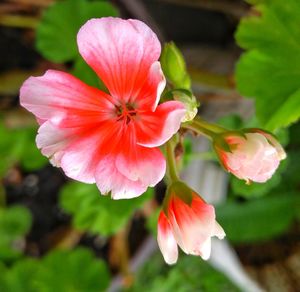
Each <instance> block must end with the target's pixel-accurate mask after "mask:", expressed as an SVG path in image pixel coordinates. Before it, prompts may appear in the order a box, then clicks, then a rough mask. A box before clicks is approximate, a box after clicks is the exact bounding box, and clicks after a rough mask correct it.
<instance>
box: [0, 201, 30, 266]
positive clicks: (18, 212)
mask: <svg viewBox="0 0 300 292" xmlns="http://www.w3.org/2000/svg"><path fill="white" fill-rule="evenodd" d="M31 221H32V219H31V213H30V212H29V211H28V209H26V208H25V207H21V206H13V207H10V208H6V209H4V208H0V234H1V236H0V259H2V260H5V261H8V260H12V259H15V258H17V257H19V256H20V255H21V254H22V248H23V244H22V242H23V240H24V236H25V235H26V233H27V232H28V231H29V229H30V227H31Z"/></svg>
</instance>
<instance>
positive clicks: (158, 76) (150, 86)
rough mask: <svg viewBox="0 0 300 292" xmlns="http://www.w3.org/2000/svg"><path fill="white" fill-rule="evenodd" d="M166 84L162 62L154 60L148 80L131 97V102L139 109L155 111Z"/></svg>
mask: <svg viewBox="0 0 300 292" xmlns="http://www.w3.org/2000/svg"><path fill="white" fill-rule="evenodd" d="M165 86H166V79H165V76H164V74H163V72H162V69H161V66H160V63H159V62H158V61H157V62H154V63H153V64H152V65H151V67H150V70H149V73H148V76H147V79H146V82H145V83H144V85H143V86H142V87H141V90H140V91H139V92H136V94H135V96H132V97H131V99H130V102H131V103H132V104H134V105H136V107H137V108H139V109H142V110H151V111H155V109H156V107H157V105H158V102H159V100H160V96H161V94H162V92H163V90H164V88H165Z"/></svg>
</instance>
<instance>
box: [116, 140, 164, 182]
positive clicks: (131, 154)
mask: <svg viewBox="0 0 300 292" xmlns="http://www.w3.org/2000/svg"><path fill="white" fill-rule="evenodd" d="M116 167H117V169H118V171H119V172H120V173H121V174H122V175H124V176H125V177H127V178H128V179H130V180H132V181H140V182H141V183H142V184H144V185H146V186H151V187H153V186H155V185H156V184H157V183H158V182H160V181H161V180H162V179H163V177H164V175H165V172H166V161H165V158H164V156H163V155H162V153H161V151H160V150H159V149H158V148H145V147H142V146H139V145H134V146H133V147H132V148H131V149H130V151H128V152H125V153H122V154H119V155H118V156H117V158H116Z"/></svg>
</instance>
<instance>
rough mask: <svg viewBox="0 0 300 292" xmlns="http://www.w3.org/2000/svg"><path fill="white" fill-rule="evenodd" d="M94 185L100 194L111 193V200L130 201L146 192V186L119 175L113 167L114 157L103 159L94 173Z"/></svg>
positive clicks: (108, 156)
mask: <svg viewBox="0 0 300 292" xmlns="http://www.w3.org/2000/svg"><path fill="white" fill-rule="evenodd" d="M95 176H96V184H97V186H98V188H99V190H100V192H101V193H102V194H107V193H109V192H111V196H112V198H113V199H115V200H118V199H130V198H134V197H137V196H139V195H141V194H142V193H144V192H145V191H146V190H147V187H148V186H146V185H144V184H142V183H141V182H140V181H139V180H136V181H133V180H130V179H128V178H127V177H126V176H124V175H123V174H122V173H120V172H119V171H118V169H117V167H116V165H115V157H114V156H112V155H107V156H105V157H103V158H102V159H101V161H100V163H99V165H98V168H97V170H96V173H95Z"/></svg>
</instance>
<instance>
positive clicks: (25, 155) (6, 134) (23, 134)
mask: <svg viewBox="0 0 300 292" xmlns="http://www.w3.org/2000/svg"><path fill="white" fill-rule="evenodd" d="M36 132H37V128H36V127H24V128H16V129H9V128H7V127H6V126H5V125H4V122H3V120H2V119H1V118H0V156H1V163H0V176H2V175H3V174H4V173H5V172H6V171H7V169H8V168H9V167H11V166H12V165H13V164H14V163H16V162H20V163H21V165H22V166H23V167H24V168H25V169H26V170H29V171H31V170H35V169H38V168H41V167H43V166H44V165H45V164H47V162H48V160H47V159H46V158H45V157H44V156H43V155H42V154H41V152H40V151H39V150H38V148H37V146H36V144H35V136H36Z"/></svg>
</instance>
